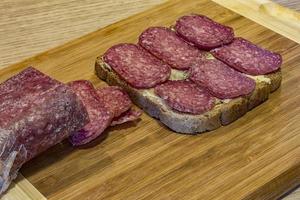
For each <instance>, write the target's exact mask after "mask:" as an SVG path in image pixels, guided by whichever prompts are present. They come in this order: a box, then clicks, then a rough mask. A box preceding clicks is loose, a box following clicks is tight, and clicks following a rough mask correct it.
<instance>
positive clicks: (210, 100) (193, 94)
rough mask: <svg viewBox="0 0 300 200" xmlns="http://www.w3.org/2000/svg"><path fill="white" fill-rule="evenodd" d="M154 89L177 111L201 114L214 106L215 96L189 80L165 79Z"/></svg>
mask: <svg viewBox="0 0 300 200" xmlns="http://www.w3.org/2000/svg"><path fill="white" fill-rule="evenodd" d="M154 91H155V93H156V94H157V95H158V96H160V97H161V98H162V99H163V100H164V101H165V102H166V103H167V105H169V106H170V107H171V108H172V109H175V110H177V111H179V112H184V113H190V114H202V113H204V112H206V111H208V110H211V109H212V108H213V107H214V102H215V98H214V97H212V96H211V95H210V94H209V93H208V92H207V91H206V90H205V89H203V88H202V87H199V86H197V85H196V84H195V83H193V82H191V81H186V80H176V81H167V82H166V83H163V84H161V85H158V86H156V87H155V88H154Z"/></svg>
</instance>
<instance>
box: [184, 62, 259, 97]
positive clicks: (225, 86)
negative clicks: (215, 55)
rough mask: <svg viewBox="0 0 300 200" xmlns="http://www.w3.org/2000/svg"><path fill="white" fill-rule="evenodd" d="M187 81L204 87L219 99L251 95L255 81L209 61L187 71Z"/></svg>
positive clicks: (222, 64) (223, 64)
mask: <svg viewBox="0 0 300 200" xmlns="http://www.w3.org/2000/svg"><path fill="white" fill-rule="evenodd" d="M189 79H190V80H192V81H193V82H195V83H196V84H198V85H200V86H202V87H205V88H207V89H208V90H209V92H210V93H211V94H212V95H213V96H215V97H218V98H220V99H231V98H235V97H239V96H243V95H246V94H249V93H251V92H252V91H253V90H254V88H255V81H254V80H252V79H251V78H248V77H247V76H244V75H243V74H241V73H240V72H238V71H235V70H234V69H232V68H230V67H229V66H227V65H226V64H225V63H223V62H221V61H219V60H216V59H210V60H206V61H203V62H202V63H201V64H200V65H198V66H195V67H193V68H191V69H190V70H189Z"/></svg>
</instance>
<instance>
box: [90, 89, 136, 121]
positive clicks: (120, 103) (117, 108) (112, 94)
mask: <svg viewBox="0 0 300 200" xmlns="http://www.w3.org/2000/svg"><path fill="white" fill-rule="evenodd" d="M96 92H97V95H98V96H99V98H100V99H101V100H102V102H103V103H104V104H105V107H106V108H108V109H109V110H110V111H111V112H112V113H113V115H114V117H118V116H120V115H121V114H122V113H124V112H126V111H127V110H129V109H130V107H131V106H132V102H131V100H130V98H129V96H128V94H127V93H125V92H124V91H123V90H122V89H121V88H120V87H117V86H108V87H103V88H98V89H97V90H96Z"/></svg>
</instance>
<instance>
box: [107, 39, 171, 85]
mask: <svg viewBox="0 0 300 200" xmlns="http://www.w3.org/2000/svg"><path fill="white" fill-rule="evenodd" d="M103 59H104V61H105V62H106V63H107V64H109V65H110V66H111V67H112V69H113V70H114V71H115V72H116V73H117V74H118V75H119V76H120V78H122V79H123V80H125V81H126V82H127V83H129V84H130V85H131V86H132V87H135V88H138V89H142V88H151V87H154V86H155V85H157V84H159V83H163V82H165V81H166V80H168V78H169V76H170V73H171V69H170V66H169V65H167V64H165V63H163V62H162V61H160V60H159V59H157V58H156V57H154V56H153V55H151V54H150V53H148V52H147V51H146V50H144V49H143V48H142V47H140V46H137V45H135V44H118V45H115V46H113V47H111V48H110V49H108V50H107V51H106V53H105V54H104V56H103Z"/></svg>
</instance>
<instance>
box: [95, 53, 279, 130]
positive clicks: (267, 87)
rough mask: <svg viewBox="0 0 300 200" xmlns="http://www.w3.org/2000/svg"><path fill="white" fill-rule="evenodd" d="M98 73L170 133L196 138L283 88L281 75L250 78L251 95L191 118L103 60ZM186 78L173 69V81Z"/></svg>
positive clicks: (221, 102) (274, 74)
mask: <svg viewBox="0 0 300 200" xmlns="http://www.w3.org/2000/svg"><path fill="white" fill-rule="evenodd" d="M95 70H96V74H97V76H98V77H99V78H100V79H102V80H104V81H106V82H107V83H108V84H109V85H118V86H121V87H122V88H124V89H125V90H126V91H127V92H128V94H129V95H130V97H131V99H132V100H133V102H134V103H135V104H136V105H138V106H139V107H140V108H142V109H143V110H144V111H145V112H147V113H148V114H149V115H150V116H152V117H154V118H157V119H159V120H160V121H161V122H162V123H164V124H165V125H166V126H168V127H169V128H170V129H172V130H174V131H176V132H178V133H185V134H197V133H201V132H204V131H210V130H214V129H216V128H218V127H220V126H222V125H227V124H229V123H231V122H233V121H235V120H237V119H238V118H240V117H241V116H243V115H244V114H245V113H246V112H247V111H248V110H251V109H252V108H254V107H256V106H258V105H259V104H261V103H262V102H264V101H266V100H267V99H268V97H269V94H270V93H271V92H273V91H275V90H276V89H277V88H278V87H279V86H280V84H281V72H280V71H277V72H274V73H272V74H268V75H260V76H249V77H250V78H253V79H254V80H255V82H256V88H255V90H254V91H253V92H252V93H251V94H250V95H247V96H245V97H238V98H235V99H225V100H221V99H217V102H216V105H215V107H214V108H213V109H212V110H210V111H208V112H206V113H203V114H200V115H192V114H186V113H181V112H177V111H175V110H173V109H171V108H170V107H169V106H168V105H167V104H166V103H164V101H163V100H162V99H161V98H160V97H158V96H157V95H155V93H154V90H153V89H136V88H133V87H131V86H130V85H129V84H127V83H126V82H125V81H123V80H122V79H120V78H119V76H118V75H117V74H116V73H115V72H114V71H113V70H112V68H111V67H110V66H109V65H108V64H107V63H105V62H104V61H103V60H102V57H101V56H100V57H98V58H97V60H96V64H95ZM247 76H248V75H247ZM185 78H186V74H185V73H184V72H182V71H179V70H173V69H172V73H171V77H170V79H173V80H174V79H177V80H178V79H185Z"/></svg>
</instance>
